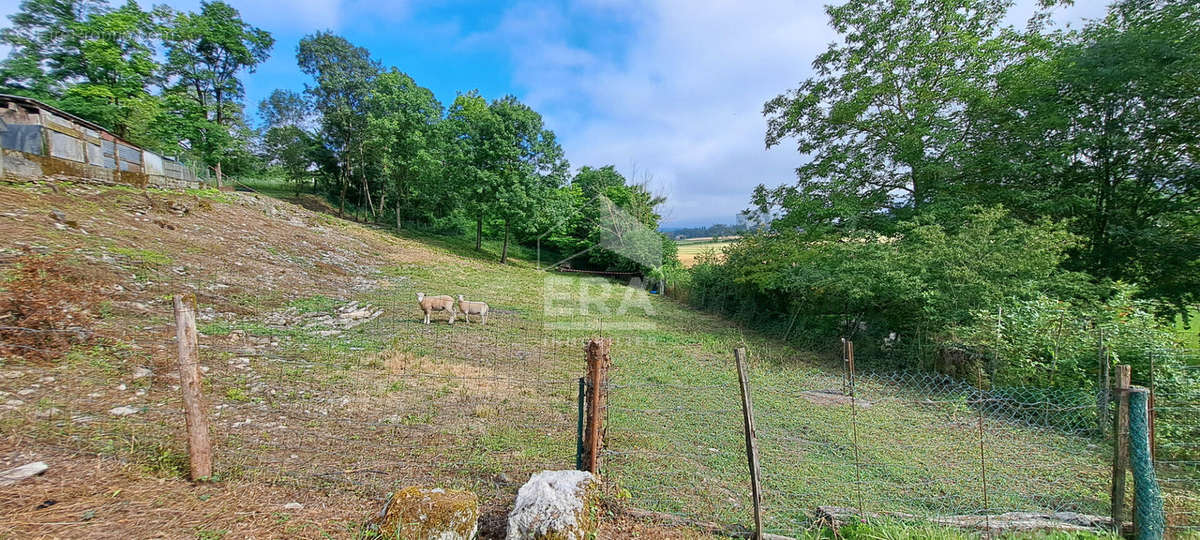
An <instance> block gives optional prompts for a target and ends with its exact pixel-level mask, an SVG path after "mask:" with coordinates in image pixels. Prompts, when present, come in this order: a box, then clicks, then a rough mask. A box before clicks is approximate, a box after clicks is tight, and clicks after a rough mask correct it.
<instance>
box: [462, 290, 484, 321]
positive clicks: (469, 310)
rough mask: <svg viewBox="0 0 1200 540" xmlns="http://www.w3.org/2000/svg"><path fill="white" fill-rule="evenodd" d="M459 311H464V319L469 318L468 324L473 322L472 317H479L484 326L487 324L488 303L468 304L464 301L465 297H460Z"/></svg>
mask: <svg viewBox="0 0 1200 540" xmlns="http://www.w3.org/2000/svg"><path fill="white" fill-rule="evenodd" d="M458 309H459V310H460V311H462V313H463V317H466V318H467V322H471V315H479V317H480V319H481V320H482V321H483V324H487V312H488V305H487V302H468V301H466V300H463V295H461V294H460V295H458Z"/></svg>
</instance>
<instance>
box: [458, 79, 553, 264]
mask: <svg viewBox="0 0 1200 540" xmlns="http://www.w3.org/2000/svg"><path fill="white" fill-rule="evenodd" d="M448 118H449V122H450V133H451V136H452V138H453V140H454V141H455V145H454V150H453V153H452V159H453V162H454V163H455V168H456V169H457V175H458V180H459V181H458V185H459V186H460V189H461V190H462V193H464V197H463V199H464V201H465V202H466V208H467V210H468V212H469V213H470V214H471V215H472V216H473V217H474V218H475V220H476V221H475V249H477V250H478V249H480V246H481V242H482V237H483V222H484V220H485V218H486V219H498V220H500V221H501V222H502V226H503V229H504V233H503V234H504V244H503V247H502V248H501V253H500V261H501V262H502V263H503V262H507V261H508V242H509V236H510V233H511V232H513V231H511V230H510V228H512V229H516V232H520V233H532V232H534V231H535V230H537V228H538V226H539V225H544V224H547V223H548V222H552V221H553V218H548V216H547V213H548V211H551V210H553V209H554V208H557V207H558V205H555V204H546V203H549V202H552V201H556V200H557V197H558V195H557V188H558V187H560V186H561V185H562V184H563V182H564V181H565V176H566V171H567V166H568V165H567V161H566V159H565V158H564V157H563V152H562V148H561V147H560V146H559V145H558V142H557V141H556V140H555V137H554V133H553V132H552V131H550V130H548V129H545V127H544V126H543V124H542V117H541V115H540V114H538V113H537V112H536V111H534V110H533V109H531V108H529V107H528V106H527V105H524V104H522V103H521V102H520V101H518V100H517V99H516V98H514V97H512V96H506V97H504V98H501V99H498V100H495V101H493V102H491V103H490V104H489V103H487V102H486V101H485V100H484V99H483V98H482V97H480V96H479V94H478V93H475V92H471V93H468V94H460V95H459V96H458V97H457V98H456V99H455V101H454V104H453V105H451V107H450V110H449V113H448Z"/></svg>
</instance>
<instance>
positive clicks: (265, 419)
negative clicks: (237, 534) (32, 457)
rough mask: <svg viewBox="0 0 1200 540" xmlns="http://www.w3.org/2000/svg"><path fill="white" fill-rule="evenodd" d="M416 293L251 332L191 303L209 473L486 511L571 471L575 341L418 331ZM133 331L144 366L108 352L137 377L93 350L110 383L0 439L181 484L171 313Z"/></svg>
mask: <svg viewBox="0 0 1200 540" xmlns="http://www.w3.org/2000/svg"><path fill="white" fill-rule="evenodd" d="M415 292H416V291H415V290H414V289H413V288H412V287H409V286H406V284H404V283H403V281H401V282H400V283H399V284H393V285H391V286H389V287H385V288H382V289H378V290H375V291H372V292H371V293H370V297H369V298H368V299H366V300H360V301H345V300H335V299H331V298H317V299H313V300H310V301H309V302H307V303H298V304H295V305H292V306H290V307H287V308H284V309H280V310H278V311H275V312H272V313H270V314H267V315H266V316H264V317H257V318H256V319H255V320H253V321H246V320H244V319H241V318H239V317H237V316H235V315H234V314H232V313H227V314H226V313H219V312H214V311H212V310H211V309H205V307H204V306H201V309H200V310H199V311H200V313H199V316H198V329H199V331H200V339H199V348H200V363H201V365H202V368H201V369H202V371H203V383H204V387H203V391H204V393H205V394H206V395H207V397H208V400H207V401H208V402H209V403H210V404H212V406H211V408H210V409H209V410H208V420H209V423H210V426H211V433H212V435H213V453H214V475H215V476H216V477H217V478H218V479H222V480H246V481H252V482H262V483H265V484H268V485H289V486H297V487H303V488H306V489H310V490H316V491H324V492H338V491H342V492H347V491H348V492H353V493H355V494H357V495H360V496H362V497H366V498H369V499H379V500H382V499H383V497H384V496H385V495H386V493H387V492H389V491H391V490H394V489H398V488H400V487H404V486H407V485H425V484H436V485H440V486H446V487H456V488H462V489H470V490H472V491H475V492H477V493H479V495H480V498H481V500H483V501H486V502H488V503H489V504H492V505H495V506H497V507H501V506H504V505H507V504H508V503H509V502H511V501H510V500H509V499H511V497H512V492H513V491H514V490H513V489H512V487H511V484H512V483H514V482H518V483H519V482H520V481H523V479H524V478H523V477H527V476H528V474H530V473H532V472H537V471H539V470H543V469H564V468H570V467H571V466H572V465H573V456H574V454H575V446H576V443H575V427H576V421H577V411H576V398H577V392H578V388H579V386H578V376H579V374H580V373H581V366H582V364H583V361H582V347H581V346H582V343H583V341H582V339H576V338H574V337H572V336H570V335H560V336H558V337H556V336H554V335H552V334H550V333H546V332H544V331H543V325H542V321H541V320H540V319H539V318H538V317H537V316H536V313H535V314H533V316H517V314H516V313H513V312H510V311H506V310H504V309H497V310H495V311H493V313H491V316H490V317H489V319H488V322H487V324H486V325H483V324H480V321H479V319H478V317H472V320H471V322H470V323H467V322H466V321H465V320H463V318H462V315H461V314H459V315H458V317H457V320H456V321H455V323H454V324H453V325H450V324H448V323H449V320H448V319H449V316H448V314H446V313H435V314H434V316H433V320H432V321H431V324H429V325H424V324H421V321H420V319H421V318H422V317H423V315H421V314H420V311H419V310H418V309H417V304H416V295H415ZM142 320H143V321H144V326H143V327H142V328H140V329H139V330H142V331H146V330H148V331H150V332H154V333H156V334H158V335H160V337H161V340H160V343H161V345H160V346H159V347H158V350H156V351H154V354H153V360H152V361H150V362H146V361H145V360H144V358H146V357H145V356H144V355H142V352H141V351H135V350H128V349H126V350H123V351H117V352H116V353H115V354H116V355H117V356H121V355H124V356H128V357H129V358H138V359H143V360H139V363H142V364H143V365H144V367H145V373H144V375H140V376H139V375H138V374H137V372H136V371H135V374H134V376H133V377H132V378H130V377H129V376H128V375H127V373H128V367H127V366H125V365H124V364H122V365H121V367H120V368H117V367H116V366H115V365H114V366H105V365H102V364H103V362H105V360H102V358H110V357H111V356H110V355H108V354H107V353H106V354H95V355H91V356H89V359H88V360H87V361H88V362H91V365H89V366H88V369H89V370H91V369H95V370H99V371H102V372H103V371H105V370H110V371H113V373H114V374H118V373H120V374H122V375H124V376H119V377H117V378H118V380H123V381H124V382H122V383H120V384H119V385H117V386H116V387H115V388H114V387H111V386H109V385H108V384H109V383H106V384H104V385H101V384H97V385H96V386H95V387H94V388H92V390H94V391H82V392H76V393H70V394H58V395H53V396H48V397H46V398H45V399H44V401H45V403H39V406H37V407H29V408H22V409H20V411H19V413H20V414H19V417H18V414H17V413H18V411H10V413H9V415H8V416H6V424H5V428H6V433H11V434H12V435H13V436H14V437H16V438H17V439H20V438H29V439H34V440H38V441H39V443H40V444H44V445H46V446H48V447H59V448H62V449H65V450H69V451H71V452H79V453H85V454H96V455H104V456H109V457H117V458H119V459H124V460H127V461H130V462H136V463H140V464H147V465H149V466H150V467H151V468H152V469H154V468H157V469H160V470H161V471H163V472H168V473H171V474H173V475H174V474H184V472H185V471H186V470H187V453H186V446H185V444H184V441H186V436H185V428H184V422H183V416H182V415H181V413H180V410H181V401H180V390H179V378H178V375H177V370H176V365H175V361H176V359H175V355H174V347H175V345H174V343H175V341H174V333H175V331H174V316H173V313H172V311H171V310H170V309H168V308H167V307H165V306H150V307H148V309H147V310H146V312H145V313H144V316H143V318H142ZM368 322H369V323H370V324H367V323H368ZM401 329H402V331H401ZM398 336H403V337H398ZM559 338H561V341H555V339H559ZM96 346H97V347H100V346H101V345H96ZM560 352H561V354H559V353H560ZM113 358H114V359H113V360H111V361H112V362H114V363H116V362H117V361H118V360H116V359H115V357H113ZM71 362H72V361H71V360H69V359H68V360H67V361H65V362H63V366H64V368H66V367H67V366H69V365H71ZM356 371H359V372H361V371H367V372H370V373H373V374H376V376H375V377H373V378H371V379H366V380H364V378H363V377H361V376H358V374H357V373H354V372H356ZM71 375H72V374H70V373H67V372H64V373H63V375H61V376H71ZM105 380H106V381H111V380H112V379H111V378H108V379H105ZM50 382H52V381H49V380H48V381H44V382H43V384H45V385H46V386H49V383H50ZM34 385H35V386H37V383H34ZM47 417H52V418H47ZM47 419H49V420H51V421H49V422H48V421H47ZM493 478H496V479H497V480H493ZM518 485H519V484H518Z"/></svg>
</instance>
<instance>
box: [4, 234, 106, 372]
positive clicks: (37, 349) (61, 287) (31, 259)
mask: <svg viewBox="0 0 1200 540" xmlns="http://www.w3.org/2000/svg"><path fill="white" fill-rule="evenodd" d="M2 287H3V296H2V297H0V352H4V353H9V354H16V355H18V356H23V357H26V358H34V359H41V360H51V359H55V358H58V357H59V356H61V355H62V354H63V353H65V352H66V351H67V349H69V348H70V347H71V346H72V345H74V344H76V343H81V342H84V341H87V340H88V339H90V338H91V335H92V334H91V331H90V330H88V325H89V324H90V323H91V322H92V311H93V310H94V309H95V307H96V305H97V302H98V296H97V294H96V291H95V288H94V287H93V286H92V285H91V284H89V283H88V282H87V281H86V280H84V279H82V278H81V277H79V276H78V275H76V274H75V273H74V272H72V271H71V269H70V268H69V267H68V266H66V265H65V264H63V257H62V256H61V255H54V256H42V255H25V256H22V257H20V258H18V259H17V260H16V262H15V268H14V269H13V270H11V271H9V272H8V275H7V276H6V277H5V279H4V281H3V285H2Z"/></svg>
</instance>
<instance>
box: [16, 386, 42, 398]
mask: <svg viewBox="0 0 1200 540" xmlns="http://www.w3.org/2000/svg"><path fill="white" fill-rule="evenodd" d="M36 392H37V390H34V389H32V388H26V389H24V390H18V391H17V395H18V396H28V395H30V394H33V393H36Z"/></svg>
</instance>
